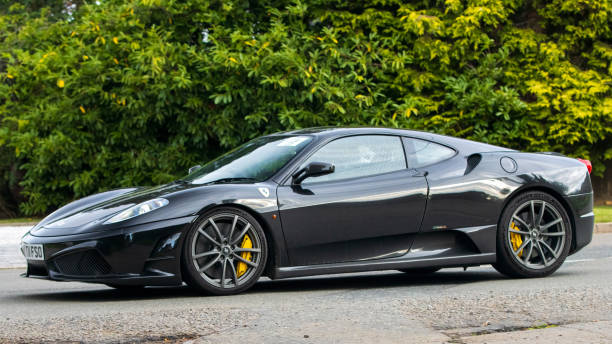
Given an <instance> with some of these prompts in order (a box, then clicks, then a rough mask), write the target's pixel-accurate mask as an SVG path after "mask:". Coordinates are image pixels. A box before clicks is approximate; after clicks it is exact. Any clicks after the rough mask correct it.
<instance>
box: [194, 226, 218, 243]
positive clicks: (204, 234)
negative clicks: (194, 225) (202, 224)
mask: <svg viewBox="0 0 612 344" xmlns="http://www.w3.org/2000/svg"><path fill="white" fill-rule="evenodd" d="M198 233H200V234H202V235H203V236H204V237H206V239H208V240H210V242H212V243H213V244H215V245H217V246H221V244H220V243H218V242H217V240H215V239H213V238H212V237H211V236H210V235H208V233H206V232H205V231H204V230H203V229H202V228H199V229H198Z"/></svg>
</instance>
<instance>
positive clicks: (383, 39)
mask: <svg viewBox="0 0 612 344" xmlns="http://www.w3.org/2000/svg"><path fill="white" fill-rule="evenodd" d="M32 3H34V4H36V3H37V2H35V1H29V2H28V4H32ZM71 4H78V6H76V5H75V6H72V7H71V10H70V11H65V10H60V11H58V10H57V8H55V9H53V8H51V9H49V8H42V9H40V10H38V11H34V12H33V11H28V10H26V8H25V7H24V6H23V5H19V4H18V5H13V6H12V7H10V8H6V9H5V10H4V13H3V14H2V15H1V16H0V42H1V45H0V120H1V121H2V122H1V123H2V125H1V126H0V154H1V155H2V156H3V157H6V160H5V161H10V162H13V165H14V166H18V167H19V169H13V170H17V171H22V172H21V173H22V174H23V176H19V179H20V180H21V186H22V187H23V191H22V194H23V195H24V196H25V198H26V200H25V202H23V203H22V204H21V210H22V211H23V212H25V213H27V214H34V213H44V212H46V211H48V210H50V209H52V208H54V207H57V206H58V205H60V204H61V203H63V202H65V201H67V200H70V199H73V198H77V197H81V196H84V195H87V194H90V193H93V192H95V191H100V190H104V189H108V188H113V187H118V186H125V185H135V184H150V183H163V182H167V181H170V180H172V179H174V178H176V177H177V176H181V175H183V174H184V171H185V170H186V169H187V168H188V167H189V166H191V165H195V164H197V163H201V162H204V161H206V160H209V159H211V158H213V157H214V156H216V155H218V154H219V153H220V152H222V151H224V150H227V149H229V148H231V147H233V146H236V145H238V144H239V143H241V142H244V141H245V140H248V139H250V138H253V137H255V136H258V135H261V134H265V133H270V132H275V131H278V130H284V129H291V128H300V127H309V126H322V125H374V126H390V127H402V128H413V129H421V130H428V131H433V132H438V133H443V134H448V135H454V136H460V137H465V138H469V139H474V140H479V141H484V142H489V143H492V144H497V145H502V146H508V147H512V148H516V149H522V150H528V151H557V152H561V153H565V154H568V155H570V156H580V157H584V158H590V159H591V160H592V161H593V163H594V169H595V170H594V173H596V174H602V173H603V169H604V167H603V166H604V165H603V163H604V160H606V159H612V148H611V147H612V140H611V137H612V135H611V134H612V90H611V87H612V32H611V30H612V2H610V1H609V0H603V1H599V0H597V1H596V0H565V1H563V0H549V1H517V0H446V1H443V0H437V1H433V0H421V1H398V0H367V1H358V2H353V1H338V0H304V1H284V0H277V1H268V2H258V1H244V0H243V1H214V0H186V1H175V0H131V1H99V2H95V3H92V4H87V3H85V2H82V3H81V2H71ZM0 8H3V7H0ZM7 175H8V176H9V177H10V176H13V177H11V178H12V179H11V180H12V181H11V183H15V181H14V180H15V178H14V173H13V174H11V173H8V174H7ZM0 177H2V176H0ZM9 177H7V176H5V177H4V183H5V184H6V183H8V179H10V178H9Z"/></svg>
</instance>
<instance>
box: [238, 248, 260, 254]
mask: <svg viewBox="0 0 612 344" xmlns="http://www.w3.org/2000/svg"><path fill="white" fill-rule="evenodd" d="M234 252H253V253H260V252H261V249H258V248H242V247H239V248H236V249H235V250H234Z"/></svg>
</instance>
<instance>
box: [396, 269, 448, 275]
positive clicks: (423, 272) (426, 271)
mask: <svg viewBox="0 0 612 344" xmlns="http://www.w3.org/2000/svg"><path fill="white" fill-rule="evenodd" d="M440 269H442V268H415V269H399V270H398V271H401V272H405V273H407V274H413V275H429V274H433V273H434V272H437V271H439V270H440Z"/></svg>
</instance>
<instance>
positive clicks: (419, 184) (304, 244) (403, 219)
mask: <svg viewBox="0 0 612 344" xmlns="http://www.w3.org/2000/svg"><path fill="white" fill-rule="evenodd" d="M310 162H325V163H331V164H334V166H335V171H334V172H333V173H331V174H328V175H325V176H320V177H311V178H307V179H305V180H304V181H303V182H302V183H301V184H300V185H299V186H295V185H291V181H289V182H288V183H286V185H281V186H279V188H278V191H277V197H278V202H279V210H280V218H281V223H282V226H283V232H284V233H285V240H286V244H287V250H288V254H289V259H290V261H291V264H292V265H294V266H299V265H312V264H325V263H337V262H348V261H358V260H370V259H380V258H389V257H394V256H400V255H403V254H405V253H406V252H407V250H409V249H410V245H411V244H412V241H413V239H414V235H416V233H417V232H418V231H419V227H420V224H421V220H422V218H423V213H424V210H425V204H426V197H427V182H426V180H425V177H424V176H422V175H419V174H418V172H417V171H415V170H409V169H407V168H406V157H405V153H404V148H403V144H402V141H401V139H400V138H399V137H397V136H391V135H357V136H349V137H342V138H338V139H335V140H333V141H331V142H329V143H327V144H326V145H324V146H323V147H321V148H319V149H318V150H317V151H316V152H314V153H313V154H312V155H311V156H310V157H308V158H306V159H305V160H304V161H303V162H302V163H301V166H302V167H303V166H305V165H306V164H308V163H310Z"/></svg>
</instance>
